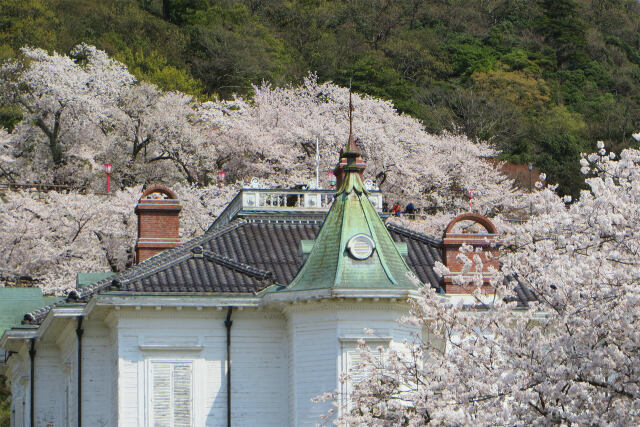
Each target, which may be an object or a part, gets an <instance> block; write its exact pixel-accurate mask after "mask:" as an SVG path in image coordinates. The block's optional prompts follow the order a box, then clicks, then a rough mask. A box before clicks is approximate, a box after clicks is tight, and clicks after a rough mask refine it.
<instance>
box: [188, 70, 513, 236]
mask: <svg viewBox="0 0 640 427" xmlns="http://www.w3.org/2000/svg"><path fill="white" fill-rule="evenodd" d="M254 91H255V95H254V97H253V99H252V101H251V102H249V101H247V100H243V99H236V100H235V101H224V102H222V101H221V102H208V103H204V104H202V105H201V107H200V114H201V116H202V117H203V120H205V121H206V122H207V123H208V125H209V132H210V134H211V137H210V139H211V140H212V141H213V146H212V147H211V148H212V149H213V148H215V149H216V150H217V153H216V156H215V157H217V159H218V167H220V168H227V169H230V170H233V171H236V172H235V173H239V174H240V176H239V178H245V177H246V174H248V173H253V174H254V175H257V176H261V177H270V178H272V179H273V180H274V181H278V180H280V182H281V183H282V184H283V185H287V184H289V183H296V184H306V183H308V182H310V181H312V178H313V174H314V169H315V151H316V148H315V146H316V140H318V145H319V149H320V170H321V171H322V174H321V177H320V178H321V185H323V186H325V187H326V186H328V182H329V176H328V171H330V170H331V169H333V167H334V166H335V162H336V158H337V152H338V151H339V150H340V148H342V147H343V146H344V144H345V143H346V141H347V139H348V134H349V118H348V111H349V107H348V103H349V94H348V89H346V88H343V87H340V86H337V85H335V84H332V83H323V84H321V83H319V82H318V80H317V78H316V77H315V76H314V75H309V76H308V77H307V78H306V79H304V81H303V83H302V84H301V85H300V86H298V87H288V88H273V87H271V86H270V85H268V84H265V85H263V86H260V87H255V88H254ZM353 104H354V108H355V112H354V115H353V128H354V134H355V135H356V137H357V139H358V141H359V146H360V149H361V150H362V151H363V156H364V159H365V161H366V163H367V170H366V171H365V178H368V179H372V180H373V181H375V182H376V183H377V185H379V187H380V188H381V189H382V190H383V191H384V192H386V193H387V194H394V197H396V198H397V200H390V202H391V203H394V202H395V201H399V202H401V203H403V204H406V203H408V202H410V201H411V202H413V203H414V205H415V206H416V207H421V208H424V209H425V210H427V211H428V212H429V213H430V214H431V217H430V221H427V224H425V225H424V226H423V228H424V229H425V230H428V231H433V230H438V232H441V231H442V229H443V228H444V224H446V222H445V221H446V220H448V219H449V218H450V215H451V214H453V213H458V212H461V211H464V210H468V209H469V195H470V194H471V193H472V192H473V195H474V204H473V209H474V210H476V211H478V212H480V213H483V214H486V215H491V216H494V215H496V214H497V213H500V212H504V211H507V210H514V209H518V208H521V207H522V206H523V203H524V200H523V198H522V197H521V193H520V192H518V191H515V190H514V189H513V182H512V181H510V180H508V179H507V178H506V177H504V176H503V175H501V174H500V173H498V172H497V170H496V169H495V167H494V166H493V165H492V164H491V163H489V162H487V161H486V160H487V158H491V157H495V156H496V155H497V154H498V153H497V152H496V151H495V149H494V148H493V147H491V146H490V145H488V144H484V143H473V142H472V141H471V140H469V139H468V138H466V137H465V136H462V135H453V134H450V133H444V134H442V135H432V134H429V133H427V132H426V131H425V129H424V127H423V126H422V124H421V123H420V122H419V121H418V120H416V119H414V118H412V117H409V116H407V115H404V114H399V113H398V112H397V111H396V110H395V108H394V107H393V104H392V103H391V102H388V101H384V100H381V99H377V98H373V97H370V96H366V95H359V94H354V95H353ZM443 213H444V214H446V215H438V214H443ZM434 221H435V223H434Z"/></svg>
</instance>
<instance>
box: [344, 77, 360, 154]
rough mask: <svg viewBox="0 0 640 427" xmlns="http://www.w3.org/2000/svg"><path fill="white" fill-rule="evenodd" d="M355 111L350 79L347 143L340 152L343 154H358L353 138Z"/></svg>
mask: <svg viewBox="0 0 640 427" xmlns="http://www.w3.org/2000/svg"><path fill="white" fill-rule="evenodd" d="M354 111H355V109H354V108H353V96H352V92H351V79H349V140H348V141H347V145H346V147H344V149H343V150H342V152H343V153H354V154H360V152H359V151H358V147H357V145H356V141H355V138H354V137H353V112H354Z"/></svg>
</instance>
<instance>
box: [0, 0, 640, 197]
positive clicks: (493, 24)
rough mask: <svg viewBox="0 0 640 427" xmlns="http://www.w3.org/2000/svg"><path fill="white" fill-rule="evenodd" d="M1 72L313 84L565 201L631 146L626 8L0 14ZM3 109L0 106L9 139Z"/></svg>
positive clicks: (414, 1) (67, 6)
mask: <svg viewBox="0 0 640 427" xmlns="http://www.w3.org/2000/svg"><path fill="white" fill-rule="evenodd" d="M0 7H1V8H2V10H1V13H0V60H6V59H11V58H16V57H19V56H20V48H21V47H23V46H25V45H29V46H33V47H40V48H44V49H47V50H48V51H50V52H52V51H54V50H56V51H58V52H61V53H67V52H69V50H70V49H71V48H72V47H73V46H75V45H76V44H78V43H80V42H84V43H88V44H93V45H95V46H96V47H98V48H99V49H103V50H105V51H106V52H108V53H109V54H110V55H111V56H113V57H114V58H116V59H118V60H119V61H122V62H123V63H124V64H126V65H127V66H128V68H129V70H130V71H131V72H132V73H133V74H134V75H135V76H136V77H138V78H139V79H142V80H145V81H149V82H151V83H154V84H156V85H158V86H159V87H161V88H162V89H164V90H180V91H182V92H186V93H189V94H192V95H195V96H197V97H199V98H200V99H202V100H204V99H212V98H214V97H220V98H230V97H232V96H233V94H234V93H239V94H241V95H243V96H247V95H249V96H251V91H252V86H251V85H252V84H260V83H261V82H262V81H263V80H268V81H270V82H272V83H273V84H274V85H276V86H278V85H286V84H289V83H294V84H296V83H299V82H300V81H301V80H302V79H303V78H304V77H305V76H306V75H307V73H308V72H309V71H313V72H316V73H317V75H318V77H319V79H320V81H326V80H332V81H334V82H336V83H338V84H341V85H343V86H346V85H348V84H349V83H350V82H351V84H352V86H353V88H354V90H355V91H358V92H363V93H367V94H370V95H373V96H376V97H380V98H384V99H390V100H392V101H393V102H394V104H395V106H396V108H397V109H398V110H400V111H402V112H406V113H408V114H411V115H412V116H414V117H417V118H419V119H420V120H422V122H423V123H424V125H425V126H426V128H427V130H428V131H430V132H436V133H437V132H441V131H443V130H452V131H455V132H460V133H464V134H466V135H468V136H469V137H470V138H472V139H474V140H484V141H489V142H491V143H493V144H495V145H496V147H497V148H498V149H500V150H501V151H502V153H503V154H502V157H503V159H506V160H509V161H512V162H515V163H525V164H526V163H530V162H532V163H533V164H535V166H536V168H539V169H541V170H543V171H545V172H547V174H548V175H549V178H550V181H551V182H558V183H560V191H563V192H566V193H573V194H575V193H576V192H577V190H578V189H579V188H580V187H581V185H582V182H583V178H582V176H581V175H580V173H579V167H580V166H579V163H578V160H579V154H580V153H581V152H591V151H593V149H594V145H595V141H596V140H602V141H604V142H605V143H606V145H607V147H610V148H611V149H612V150H614V151H619V150H621V149H622V148H625V147H633V146H634V144H637V143H636V142H635V141H634V140H633V139H632V138H631V133H632V132H633V131H635V130H637V128H638V126H639V125H640V108H639V106H640V31H639V30H640V5H639V4H638V2H637V1H636V0H456V1H454V0H350V1H344V0H342V1H337V0H323V1H320V0H317V1H312V0H303V1H284V0H101V1H97V0H3V2H2V5H1V6H0ZM20 117H21V111H20V109H19V108H17V107H16V106H15V105H11V104H7V103H5V104H3V105H1V106H0V120H1V122H2V124H3V125H4V126H5V127H7V128H8V129H11V127H12V124H14V123H17V122H18V121H19V120H20Z"/></svg>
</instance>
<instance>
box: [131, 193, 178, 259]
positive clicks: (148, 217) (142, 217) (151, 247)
mask: <svg viewBox="0 0 640 427" xmlns="http://www.w3.org/2000/svg"><path fill="white" fill-rule="evenodd" d="M181 210H182V206H181V205H180V200H178V197H177V196H176V193H174V192H173V191H171V190H170V189H168V188H167V187H163V186H161V185H156V186H153V187H150V188H149V189H147V190H146V191H145V192H144V193H142V197H140V200H139V201H138V205H137V206H136V214H137V215H138V240H137V241H136V254H135V263H136V264H138V263H140V262H142V261H144V260H146V259H147V258H151V257H152V256H154V255H156V254H158V253H160V252H162V251H163V250H165V249H169V248H173V247H175V246H178V245H179V244H180V235H179V231H180V222H179V218H178V215H179V214H180V211H181Z"/></svg>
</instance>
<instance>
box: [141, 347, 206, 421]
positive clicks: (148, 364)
mask: <svg viewBox="0 0 640 427" xmlns="http://www.w3.org/2000/svg"><path fill="white" fill-rule="evenodd" d="M154 363H169V364H171V365H175V364H189V365H190V366H191V381H190V383H191V416H190V424H191V425H195V423H196V413H195V409H196V404H195V403H196V397H195V391H196V360H195V359H193V358H180V357H149V358H146V359H145V373H146V375H145V376H146V381H145V419H146V423H145V424H146V426H147V427H153V421H154V419H153V415H154V414H153V364H154ZM172 372H173V371H172ZM170 381H171V384H172V385H173V376H171V378H170ZM171 422H172V425H173V420H172V421H171Z"/></svg>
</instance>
